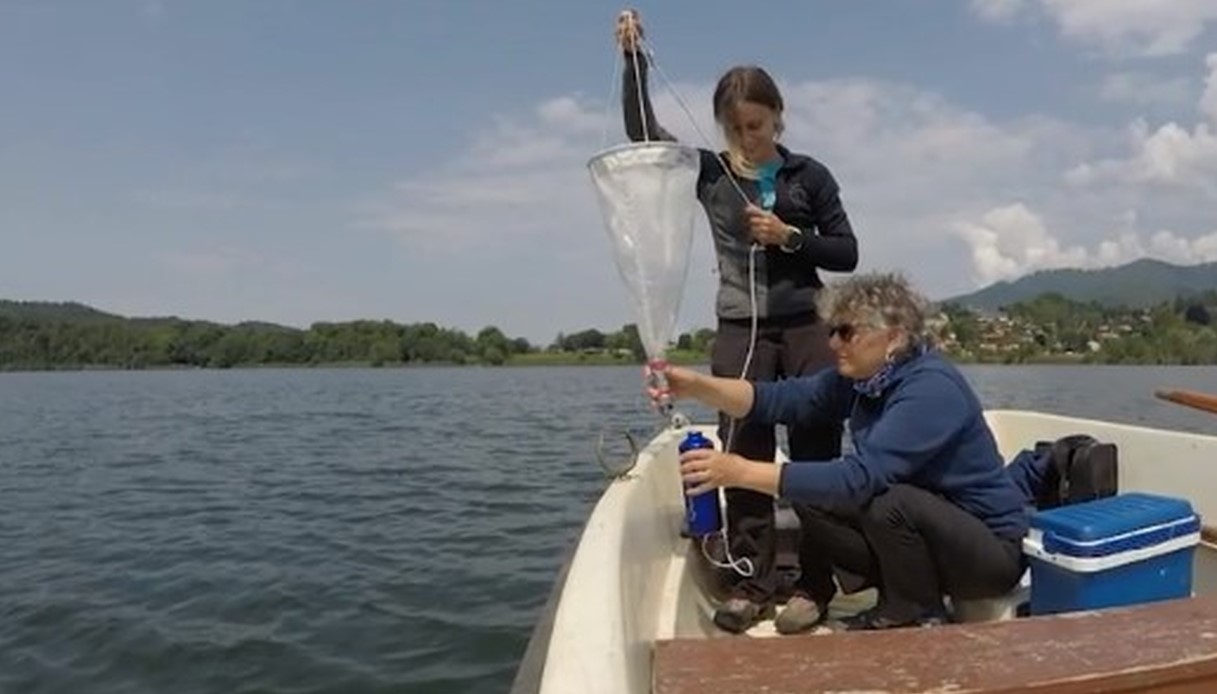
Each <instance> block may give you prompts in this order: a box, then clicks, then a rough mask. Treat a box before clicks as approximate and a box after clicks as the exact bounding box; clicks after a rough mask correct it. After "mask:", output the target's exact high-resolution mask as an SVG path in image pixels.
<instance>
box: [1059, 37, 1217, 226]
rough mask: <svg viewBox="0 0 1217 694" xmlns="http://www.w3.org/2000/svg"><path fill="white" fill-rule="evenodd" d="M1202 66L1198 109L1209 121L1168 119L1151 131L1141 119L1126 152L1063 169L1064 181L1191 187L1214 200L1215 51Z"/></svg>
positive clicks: (1216, 137)
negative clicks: (1185, 122) (1202, 87)
mask: <svg viewBox="0 0 1217 694" xmlns="http://www.w3.org/2000/svg"><path fill="white" fill-rule="evenodd" d="M1206 67H1207V69H1208V75H1207V78H1206V85H1205V90H1204V93H1203V94H1202V95H1201V97H1200V101H1199V104H1198V108H1199V111H1200V112H1201V113H1202V114H1203V115H1204V116H1205V117H1206V118H1208V119H1209V120H1210V121H1211V123H1206V122H1200V123H1196V124H1195V125H1194V126H1192V127H1191V128H1190V129H1189V128H1188V127H1187V126H1186V125H1180V124H1179V123H1176V122H1174V121H1171V122H1169V123H1165V124H1163V125H1161V126H1159V127H1158V128H1156V129H1151V128H1150V126H1149V124H1148V123H1146V121H1145V120H1144V119H1142V118H1139V119H1137V120H1135V121H1133V123H1132V124H1131V125H1130V126H1129V127H1128V128H1127V131H1126V134H1125V142H1126V144H1127V147H1128V150H1129V151H1128V153H1127V154H1125V155H1123V156H1114V157H1106V158H1101V159H1098V160H1095V161H1090V162H1083V163H1081V164H1077V165H1075V166H1073V167H1071V168H1070V169H1069V170H1068V171H1067V172H1066V174H1065V182H1066V183H1067V184H1069V185H1071V186H1074V187H1077V188H1083V187H1088V186H1089V187H1093V186H1099V185H1110V184H1113V183H1114V184H1122V185H1125V186H1132V187H1137V186H1143V187H1149V188H1157V189H1176V190H1191V191H1196V192H1199V193H1202V194H1204V195H1205V196H1207V197H1208V198H1211V199H1217V132H1215V131H1214V128H1215V127H1217V53H1215V54H1211V55H1209V56H1208V58H1207V60H1206ZM1210 204H1211V200H1210Z"/></svg>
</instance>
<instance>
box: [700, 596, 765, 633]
mask: <svg viewBox="0 0 1217 694" xmlns="http://www.w3.org/2000/svg"><path fill="white" fill-rule="evenodd" d="M772 614H773V605H761V604H759V603H755V602H752V601H751V600H749V599H747V598H731V599H730V600H728V601H727V602H725V603H723V604H722V605H721V606H719V608H718V609H717V610H715V611H714V623H715V624H717V625H718V627H719V628H720V629H722V630H724V631H729V632H731V633H733V634H742V633H744V632H745V631H748V630H749V629H751V628H752V626H753V625H755V624H756V623H757V622H759V621H761V620H762V619H767V618H769V617H770V616H772Z"/></svg>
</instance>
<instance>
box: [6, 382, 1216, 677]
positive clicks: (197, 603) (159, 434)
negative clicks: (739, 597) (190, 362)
mask: <svg viewBox="0 0 1217 694" xmlns="http://www.w3.org/2000/svg"><path fill="white" fill-rule="evenodd" d="M965 371H966V373H967V374H968V376H969V377H970V378H971V380H972V382H973V384H974V385H975V387H976V389H977V391H978V392H979V393H980V395H981V398H982V399H983V401H984V402H985V404H986V406H988V407H1020V408H1034V409H1039V410H1047V411H1051V412H1058V413H1063V414H1074V415H1082V416H1090V417H1098V418H1103V419H1111V420H1116V421H1122V422H1129V423H1138V424H1148V425H1152V426H1163V427H1169V428H1177V429H1184V430H1189V431H1202V432H1203V431H1217V418H1213V417H1212V416H1211V415H1205V414H1202V413H1198V412H1194V411H1191V410H1188V409H1186V408H1183V407H1180V406H1178V405H1172V404H1168V403H1162V402H1159V401H1157V400H1155V399H1154V398H1153V397H1152V393H1153V391H1154V390H1155V389H1159V388H1190V389H1196V390H1202V391H1206V392H1217V369H1211V368H1180V367H1074V366H1049V367H968V368H966V369H965ZM692 412H693V414H695V415H699V416H703V417H706V416H709V414H710V413H709V412H707V411H705V410H701V409H696V408H695V409H693V410H692ZM654 424H655V422H654V420H653V419H652V418H651V417H650V415H649V414H648V412H647V410H646V408H645V403H644V401H643V399H642V397H641V390H640V371H639V369H638V368H637V367H622V368H617V367H604V368H562V367H555V368H517V369H512V368H507V369H478V368H468V369H446V368H443V369H441V368H436V369H426V368H424V369H386V370H378V369H332V370H308V369H301V370H243V371H165V372H86V373H21V374H0V691H3V692H22V693H36V692H85V691H87V692H125V693H139V694H142V693H144V692H174V693H175V694H191V693H196V692H217V693H219V692H224V693H230V692H284V693H288V692H290V693H302V694H303V693H311V692H318V693H320V692H343V693H349V692H403V691H406V692H502V691H505V690H507V689H508V688H509V686H510V683H511V680H512V677H513V675H514V672H515V668H516V665H517V663H518V660H519V658H520V656H521V655H522V653H523V651H524V648H525V645H526V643H527V640H528V637H529V634H530V631H531V629H532V625H533V622H534V620H535V619H536V617H537V614H538V612H539V610H540V608H541V606H542V604H543V603H544V602H545V600H546V598H547V597H548V593H549V590H550V587H551V584H552V581H553V579H554V574H555V572H556V571H557V569H558V567H559V565H560V564H561V562H562V560H563V559H564V557H565V554H566V552H567V550H568V548H569V546H570V543H571V542H572V541H573V540H574V539H575V536H576V533H577V532H578V529H579V528H580V526H581V523H582V522H583V520H584V518H585V517H586V514H587V513H588V511H589V510H590V507H591V504H592V503H593V502H594V500H595V499H596V497H597V496H598V494H599V493H600V491H601V490H602V489H603V487H604V485H605V478H604V475H603V473H602V472H601V470H600V468H599V467H598V465H597V463H596V461H595V456H594V448H595V444H596V439H597V436H598V434H599V433H600V432H601V431H602V429H603V428H605V427H609V428H611V429H617V430H620V429H628V430H631V431H633V432H635V433H638V434H639V435H641V436H646V435H648V434H649V433H650V431H651V430H652V429H653V427H654Z"/></svg>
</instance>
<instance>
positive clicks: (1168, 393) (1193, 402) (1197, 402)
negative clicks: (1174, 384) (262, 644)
mask: <svg viewBox="0 0 1217 694" xmlns="http://www.w3.org/2000/svg"><path fill="white" fill-rule="evenodd" d="M1154 397H1156V398H1158V399H1159V400H1166V401H1168V402H1173V403H1175V404H1177V405H1184V406H1187V407H1191V408H1194V409H1197V410H1203V411H1205V412H1211V413H1213V414H1217V395H1208V394H1207V393H1197V392H1196V391H1194V390H1157V391H1154Z"/></svg>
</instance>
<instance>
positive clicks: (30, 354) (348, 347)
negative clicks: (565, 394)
mask: <svg viewBox="0 0 1217 694" xmlns="http://www.w3.org/2000/svg"><path fill="white" fill-rule="evenodd" d="M14 306H17V307H18V308H23V309H25V310H17V309H14ZM48 306H52V307H54V308H53V309H48ZM35 309H36V310H35ZM712 336H713V333H712V331H707V330H703V331H699V332H698V333H696V334H686V335H681V336H680V339H679V341H678V345H680V346H683V347H684V348H686V349H688V350H693V349H700V350H703V351H704V349H705V348H706V341H707V340H708V339H710V338H712ZM546 354H548V355H552V356H554V357H557V359H555V361H561V358H562V357H563V356H564V355H565V356H572V355H587V354H604V355H609V356H610V357H611V358H612V359H614V360H616V361H623V362H637V363H641V362H642V360H643V359H644V358H645V353H644V351H643V349H642V343H641V341H640V340H639V337H638V330H637V328H636V326H635V325H633V324H627V325H625V326H623V327H622V328H621V329H620V330H617V331H607V332H605V331H600V330H595V329H590V330H583V331H579V332H574V333H570V334H565V335H563V334H559V335H558V337H557V338H556V339H555V340H554V341H553V342H552V343H551V344H549V345H546V346H541V345H534V344H531V343H530V342H529V341H528V340H527V339H525V338H522V337H515V338H512V337H508V336H507V335H505V334H504V333H503V331H502V330H500V329H499V328H497V327H494V326H487V327H485V328H482V329H481V330H480V331H478V332H477V334H475V335H470V334H467V333H465V332H463V331H461V330H458V329H454V328H448V327H443V326H440V325H437V324H436V323H432V322H424V323H412V324H400V323H395V322H392V321H387V320H382V321H375V320H353V321H346V322H319V323H314V324H313V325H311V326H310V327H309V328H307V329H298V328H290V327H285V326H280V325H273V324H268V323H257V322H248V323H240V324H236V325H223V324H218V323H213V322H208V321H194V320H183V319H178V318H124V317H121V316H113V315H110V314H104V313H100V312H93V311H91V310H88V309H85V310H81V307H79V306H78V305H77V306H75V307H64V306H62V305H59V306H57V307H56V306H55V305H49V304H39V305H37V306H36V307H31V306H29V305H26V306H19V305H17V304H16V303H15V302H3V303H0V369H7V370H22V369H52V368H88V367H105V368H124V369H140V368H157V367H201V368H230V367H237V366H258V365H320V364H366V365H371V366H390V365H414V364H456V365H465V364H484V365H502V364H507V363H511V362H513V361H515V360H517V359H519V358H521V357H524V356H528V355H546Z"/></svg>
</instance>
